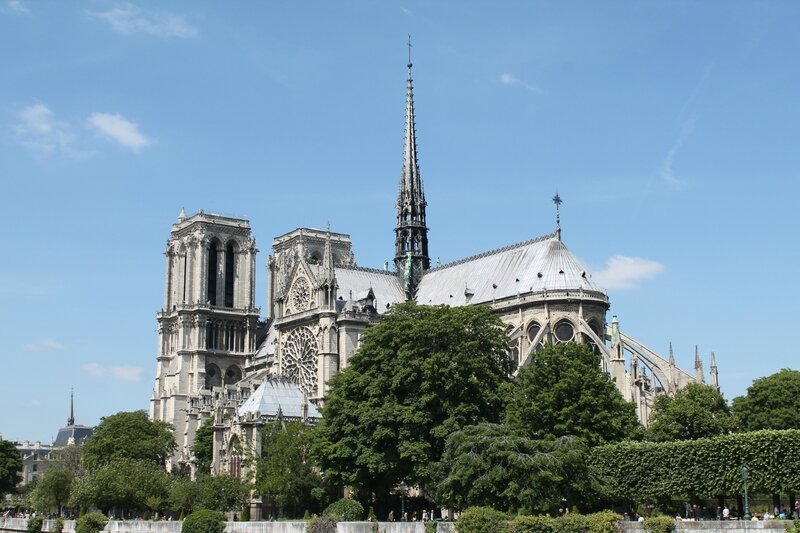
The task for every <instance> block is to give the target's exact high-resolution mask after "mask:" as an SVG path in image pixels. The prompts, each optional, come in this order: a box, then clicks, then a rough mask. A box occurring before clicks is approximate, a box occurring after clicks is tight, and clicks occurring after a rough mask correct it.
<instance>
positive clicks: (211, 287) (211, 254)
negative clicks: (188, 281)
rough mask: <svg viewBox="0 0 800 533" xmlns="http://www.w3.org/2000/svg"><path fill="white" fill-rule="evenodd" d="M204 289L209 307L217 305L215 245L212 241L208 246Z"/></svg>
mask: <svg viewBox="0 0 800 533" xmlns="http://www.w3.org/2000/svg"><path fill="white" fill-rule="evenodd" d="M206 287H208V302H209V303H210V304H211V305H217V243H216V242H214V241H211V244H210V245H209V246H208V275H207V278H206Z"/></svg>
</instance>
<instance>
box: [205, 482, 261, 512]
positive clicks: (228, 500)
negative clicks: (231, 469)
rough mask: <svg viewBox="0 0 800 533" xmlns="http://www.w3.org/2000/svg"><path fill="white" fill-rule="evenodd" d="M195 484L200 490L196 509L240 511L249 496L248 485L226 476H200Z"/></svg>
mask: <svg viewBox="0 0 800 533" xmlns="http://www.w3.org/2000/svg"><path fill="white" fill-rule="evenodd" d="M197 483H198V485H199V486H200V489H201V492H200V501H199V502H198V504H199V505H198V507H204V508H206V509H221V510H223V511H230V510H233V509H241V508H242V506H243V505H244V504H245V503H247V501H248V498H249V496H250V485H248V484H247V483H244V482H243V481H242V480H240V479H239V478H237V477H233V476H229V475H227V474H225V475H221V476H202V477H200V478H198V480H197Z"/></svg>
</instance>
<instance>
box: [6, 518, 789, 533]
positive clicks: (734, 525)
mask: <svg viewBox="0 0 800 533" xmlns="http://www.w3.org/2000/svg"><path fill="white" fill-rule="evenodd" d="M53 522H54V520H45V521H44V527H43V531H45V532H48V533H74V532H75V521H74V520H65V521H64V531H63V532H55V531H52V530H51V528H52V526H53ZM785 523H788V522H784V521H781V520H767V521H760V522H746V521H737V520H730V521H724V522H718V521H716V520H707V521H705V522H683V521H678V522H675V531H676V532H694V533H701V532H711V531H724V532H725V533H746V532H747V533H757V532H759V531H774V532H781V533H783V532H784V531H785V528H784V524H785ZM181 525H182V523H181V522H179V521H165V520H162V521H158V522H152V521H149V520H111V521H110V522H109V523H108V524H107V525H106V527H105V529H104V530H103V531H104V532H105V533H180V532H181ZM374 525H375V523H374V522H339V523H338V524H336V531H337V533H372V528H373V526H374ZM377 525H378V528H379V530H380V533H425V525H424V524H423V523H422V522H377ZM619 525H620V531H622V532H625V533H645V529H644V527H643V526H642V524H641V523H639V522H621V523H620V524H619ZM27 527H28V521H27V520H26V519H24V518H0V533H25V532H27ZM305 531H306V523H305V522H300V521H298V522H227V524H226V526H225V532H226V533H305ZM436 533H455V527H454V524H453V523H452V522H439V523H438V524H437V525H436Z"/></svg>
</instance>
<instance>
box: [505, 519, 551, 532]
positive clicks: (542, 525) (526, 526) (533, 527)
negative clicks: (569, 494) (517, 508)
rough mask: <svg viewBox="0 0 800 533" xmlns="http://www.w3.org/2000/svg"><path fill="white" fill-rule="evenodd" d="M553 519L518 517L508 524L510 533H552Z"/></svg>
mask: <svg viewBox="0 0 800 533" xmlns="http://www.w3.org/2000/svg"><path fill="white" fill-rule="evenodd" d="M553 527H554V525H553V519H552V518H551V517H549V516H529V515H518V516H515V517H514V518H513V520H511V521H509V522H508V525H507V530H508V533H551V532H552V531H553Z"/></svg>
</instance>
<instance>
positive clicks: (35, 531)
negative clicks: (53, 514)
mask: <svg viewBox="0 0 800 533" xmlns="http://www.w3.org/2000/svg"><path fill="white" fill-rule="evenodd" d="M42 525H44V518H42V517H41V516H39V515H36V516H32V517H30V518H29V519H28V533H40V532H41V531H42Z"/></svg>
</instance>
